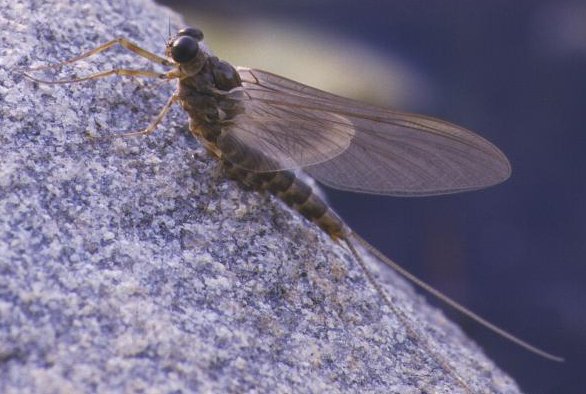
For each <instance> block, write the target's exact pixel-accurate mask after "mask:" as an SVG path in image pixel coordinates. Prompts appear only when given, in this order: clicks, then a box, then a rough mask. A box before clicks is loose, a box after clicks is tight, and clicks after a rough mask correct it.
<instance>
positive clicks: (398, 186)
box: [218, 68, 511, 196]
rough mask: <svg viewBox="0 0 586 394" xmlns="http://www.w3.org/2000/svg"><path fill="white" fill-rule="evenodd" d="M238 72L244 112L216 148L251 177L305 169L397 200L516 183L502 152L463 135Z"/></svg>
mask: <svg viewBox="0 0 586 394" xmlns="http://www.w3.org/2000/svg"><path fill="white" fill-rule="evenodd" d="M238 71H239V73H240V76H241V78H242V81H243V89H242V90H241V91H239V92H234V93H231V94H240V95H241V96H240V97H239V98H238V99H239V100H241V102H242V105H243V111H242V113H241V114H239V115H238V116H237V117H236V119H234V122H233V124H232V125H231V126H230V127H228V128H227V129H226V130H225V131H224V132H223V133H222V136H221V137H220V140H219V141H218V143H219V145H220V146H222V144H224V145H225V146H226V147H227V149H228V148H229V149H228V150H230V149H231V150H232V151H238V152H239V154H238V155H233V156H232V157H233V158H234V159H230V157H228V159H229V160H233V161H234V162H235V163H236V164H238V165H240V166H241V167H243V168H245V169H247V170H251V171H260V172H264V171H276V170H283V169H292V168H299V167H304V169H305V171H306V172H308V173H309V174H310V175H312V176H313V177H315V178H316V179H317V180H318V181H320V182H322V183H324V184H326V185H328V186H331V187H333V188H336V189H341V190H349V191H359V192H363V193H374V194H385V195H397V196H420V195H434V194H446V193H455V192H459V191H465V190H474V189H480V188H483V187H487V186H490V185H493V184H496V183H499V182H502V181H503V180H505V179H506V178H508V176H509V175H510V171H511V170H510V165H509V162H508V160H507V158H506V157H505V156H504V154H503V153H502V152H501V151H500V150H499V149H498V148H496V147H495V146H494V145H492V144H491V143H490V142H488V141H486V140H485V139H483V138H482V137H480V136H478V135H476V134H474V133H472V132H470V131H468V130H466V129H463V128H461V127H458V126H455V125H452V124H450V123H447V122H443V121H441V120H437V119H433V118H429V117H424V116H420V115H413V114H406V113H400V112H395V111H391V110H388V109H382V108H378V107H374V106H371V105H367V104H364V103H360V102H357V101H353V100H350V99H346V98H342V97H339V96H336V95H333V94H330V93H326V92H323V91H320V90H317V89H313V88H310V87H308V86H305V85H303V84H300V83H297V82H294V81H291V80H288V79H286V78H283V77H279V76H277V75H274V74H270V73H267V72H264V71H259V70H251V69H245V68H239V69H238ZM235 98H236V97H235Z"/></svg>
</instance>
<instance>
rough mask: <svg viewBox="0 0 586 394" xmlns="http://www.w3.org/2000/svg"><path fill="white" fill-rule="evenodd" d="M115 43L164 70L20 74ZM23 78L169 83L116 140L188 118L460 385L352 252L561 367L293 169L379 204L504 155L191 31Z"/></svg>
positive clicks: (502, 171)
mask: <svg viewBox="0 0 586 394" xmlns="http://www.w3.org/2000/svg"><path fill="white" fill-rule="evenodd" d="M116 45H120V46H122V47H123V48H125V49H127V50H129V51H131V52H134V53H135V54H137V55H139V56H141V57H144V58H146V59H148V60H150V61H152V62H154V63H158V64H160V65H162V66H166V67H171V68H172V69H171V71H168V72H165V73H159V72H155V71H151V70H132V69H123V68H119V69H112V70H108V71H103V72H99V73H96V74H92V75H89V76H87V77H82V78H74V79H67V80H54V81H48V80H42V79H38V78H36V77H33V76H32V75H31V74H29V73H28V72H31V71H41V70H45V69H49V68H57V67H62V66H64V65H66V64H71V63H75V62H77V61H79V60H82V59H86V58H89V57H91V56H93V55H95V54H97V53H100V52H103V51H105V50H106V49H108V48H111V47H113V46H116ZM26 71H27V72H25V73H24V75H25V76H26V77H28V78H29V79H31V80H33V81H36V82H39V83H48V84H62V83H73V82H81V81H86V80H92V79H98V78H104V77H108V76H111V75H119V76H130V77H147V78H156V79H160V80H175V79H176V80H177V81H178V82H177V89H176V91H175V92H174V93H173V95H172V96H171V97H170V98H169V100H168V101H167V102H166V104H165V105H164V106H163V109H162V110H161V111H160V113H159V114H158V115H157V116H156V118H155V119H154V120H153V121H152V122H151V124H149V125H148V126H147V127H146V128H145V129H143V130H140V131H135V132H131V133H125V134H120V135H119V136H139V135H149V134H151V133H153V132H154V131H155V129H156V127H157V125H158V124H159V123H160V122H161V120H162V119H163V118H164V117H165V115H166V114H167V112H168V111H169V109H170V108H171V106H172V105H173V104H174V103H175V102H178V103H179V104H180V105H181V106H182V107H183V109H184V110H185V111H186V112H187V113H188V115H189V129H190V131H191V133H192V134H193V136H194V137H196V138H197V139H198V140H199V141H200V142H201V143H202V144H203V145H204V146H205V147H206V148H207V151H208V152H209V153H210V154H211V155H212V156H213V157H215V158H216V159H218V160H219V161H220V162H221V164H222V166H223V168H224V170H225V172H226V174H227V175H228V177H230V178H232V179H234V180H237V181H239V182H240V184H242V185H243V186H246V187H247V188H253V189H255V190H259V191H268V192H270V193H272V194H273V195H275V196H276V197H278V198H280V199H281V200H282V201H284V202H285V203H286V204H287V205H289V206H290V207H291V208H293V209H295V210H297V211H298V212H300V213H301V214H302V215H303V216H305V217H306V218H307V219H308V220H310V221H312V222H314V223H315V224H316V225H317V226H319V227H320V228H321V229H322V230H323V231H325V232H326V233H327V234H328V235H329V236H330V237H331V238H332V239H334V240H336V241H338V242H342V243H344V244H345V245H346V246H347V247H348V248H349V249H350V251H351V252H352V254H353V255H354V257H355V259H356V261H357V263H358V264H359V266H360V267H361V269H362V270H363V272H364V274H365V275H366V277H367V279H368V281H369V282H370V284H371V285H372V286H373V288H374V289H375V290H376V291H377V292H378V294H379V296H380V297H381V299H382V301H383V302H384V303H385V305H387V306H388V308H389V309H390V310H391V311H392V312H393V313H394V314H396V316H397V318H398V319H399V320H400V321H401V323H402V324H403V325H404V326H405V329H406V330H407V333H408V334H409V335H410V336H411V337H412V338H414V339H415V340H417V341H419V342H420V343H421V344H422V346H423V347H424V348H425V349H427V350H428V351H429V354H430V355H431V356H432V357H433V358H434V359H435V360H436V362H437V363H438V364H439V365H440V366H441V367H442V368H443V369H444V370H445V371H446V372H447V373H448V374H449V375H450V376H452V377H453V378H454V379H455V380H456V381H457V382H458V383H459V384H460V385H461V386H462V387H464V388H465V389H468V390H469V387H468V385H467V384H466V382H465V380H464V379H463V378H462V377H461V376H460V375H459V374H458V372H457V371H455V370H454V369H453V368H452V367H451V366H450V364H449V362H448V361H447V360H446V359H445V358H444V357H442V356H440V355H439V354H437V353H436V352H433V351H431V350H430V348H431V347H430V345H429V344H428V343H427V341H426V339H425V338H424V337H423V336H422V335H420V334H419V333H418V331H417V330H416V329H415V327H413V325H412V324H410V323H409V319H408V317H407V316H406V315H405V313H404V312H402V311H401V310H400V309H399V308H397V307H396V306H395V305H394V304H393V303H392V302H391V300H390V299H389V297H388V296H387V294H386V293H385V291H384V290H383V289H382V287H381V286H380V284H379V283H378V282H377V281H376V280H375V278H374V276H373V274H372V273H371V271H370V270H369V269H368V268H367V266H366V264H365V262H364V260H363V258H362V256H361V254H360V252H359V251H358V250H357V249H358V248H364V249H366V251H368V252H369V253H370V254H371V255H373V256H374V257H376V258H377V259H378V260H380V261H381V262H383V263H384V264H386V265H387V266H389V267H390V268H392V269H394V270H395V271H396V272H398V273H399V274H400V275H402V276H404V277H405V278H406V279H408V280H409V281H411V282H413V283H414V284H416V285H417V286H419V287H421V288H423V289H424V290H426V291H428V292H429V293H431V294H433V295H434V296H436V297H437V298H439V299H440V300H442V301H444V302H445V303H447V304H448V305H450V306H452V307H453V308H455V309H456V310H458V311H460V312H461V313H463V314H464V315H466V316H468V317H469V318H471V319H473V320H475V321H476V322H478V323H480V324H481V325H483V326H485V327H486V328H488V329H489V330H492V331H493V332H495V333H497V334H498V335H500V336H502V337H504V338H506V339H508V340H510V341H511V342H514V343H516V344H517V345H519V346H521V347H523V348H525V349H527V350H528V351H530V352H533V353H536V354H538V355H540V356H542V357H545V358H547V359H550V360H554V361H563V359H562V358H561V357H558V356H555V355H553V354H550V353H547V352H545V351H543V350H541V349H539V348H537V347H535V346H533V345H531V344H529V343H527V342H525V341H523V340H522V339H519V338H517V337H516V336H514V335H512V334H510V333H508V332H506V331H505V330H503V329H501V328H499V327H497V326H495V325H494V324H492V323H490V322H488V321H487V320H485V319H483V318H482V317H480V316H478V315H477V314H475V313H474V312H472V311H470V310H468V309H467V308H465V307H464V306H462V305H460V304H458V303H457V302H455V301H454V300H452V299H450V298H449V297H447V296H446V295H444V294H442V293H441V292H439V291H438V290H436V289H434V288H432V287H431V286H429V285H428V284H426V283H424V282H422V281H421V280H419V279H418V278H416V277H415V276H413V275H412V274H410V273H409V272H407V271H406V270H405V269H403V268H402V267H401V266H399V265H397V264H396V263H395V262H393V261H392V260H390V259H389V258H388V257H386V256H385V255H383V254H382V253H381V252H380V251H378V250H377V249H376V248H375V247H373V246H372V245H370V244H369V243H368V242H366V241H365V240H364V239H363V238H362V237H360V236H359V235H358V234H356V233H355V232H354V231H352V229H350V228H349V227H348V226H347V225H346V224H345V223H344V221H343V220H342V219H341V218H340V217H339V216H338V215H337V214H336V213H335V212H334V211H333V210H332V209H331V208H330V207H329V206H328V205H327V204H326V203H325V202H324V200H323V199H322V198H321V197H320V196H319V194H318V193H316V192H315V191H314V190H313V189H312V187H311V186H310V185H309V184H308V183H307V182H306V181H305V180H304V177H302V176H299V171H300V170H301V169H302V170H303V171H304V172H305V173H307V174H309V175H310V176H311V177H313V178H315V179H316V180H317V181H319V182H321V183H323V184H325V185H326V186H330V187H332V188H335V189H340V190H347V191H354V192H361V193H372V194H381V195H389V196H429V195H441V194H450V193H457V192H463V191H470V190H477V189H481V188H485V187H488V186H492V185H495V184H498V183H500V182H502V181H504V180H506V179H507V178H508V177H509V176H510V173H511V167H510V164H509V161H508V160H507V158H506V156H505V155H504V154H503V153H502V152H501V151H500V150H499V149H498V148H497V147H495V146H494V145H493V144H491V143H490V142H488V141H487V140H485V139H484V138H482V137H480V136H479V135H477V134H474V133H473V132H471V131H469V130H466V129H464V128H462V127H459V126H456V125H453V124H450V123H448V122H444V121H441V120H438V119H434V118H430V117H426V116H422V115H415V114H408V113H402V112H397V111H393V110H390V109H384V108H378V107H375V106H372V105H368V104H365V103H361V102H357V101H354V100H351V99H347V98H343V97H340V96H336V95H333V94H330V93H327V92H324V91H321V90H318V89H314V88H311V87H308V86H305V85H303V84H300V83H298V82H295V81H292V80H289V79H286V78H283V77H280V76H277V75H275V74H271V73H269V72H265V71H261V70H256V69H250V68H244V67H233V66H231V65H230V64H228V63H227V62H225V61H222V60H219V59H218V58H217V57H215V56H213V55H212V53H211V52H210V51H209V49H208V48H207V47H206V46H205V44H204V43H203V33H202V31H201V30H199V29H197V28H191V27H188V28H184V29H182V30H179V32H178V33H177V34H176V35H175V36H173V37H170V38H169V39H168V40H167V43H166V49H165V57H161V56H158V55H156V54H154V53H151V52H149V51H147V50H145V49H142V48H140V47H139V46H138V45H136V44H134V43H132V42H130V41H128V40H127V39H125V38H118V39H115V40H112V41H109V42H107V43H105V44H103V45H101V46H99V47H97V48H94V49H92V50H90V51H88V52H85V53H83V54H81V55H79V56H77V57H74V58H72V59H69V60H66V61H64V62H61V63H57V64H51V65H46V66H41V67H36V68H30V69H28V70H26Z"/></svg>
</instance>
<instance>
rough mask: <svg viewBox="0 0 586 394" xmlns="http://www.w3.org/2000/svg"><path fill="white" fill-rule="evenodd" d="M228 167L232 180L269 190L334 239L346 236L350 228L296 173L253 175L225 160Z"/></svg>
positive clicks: (226, 167) (278, 172) (256, 173)
mask: <svg viewBox="0 0 586 394" xmlns="http://www.w3.org/2000/svg"><path fill="white" fill-rule="evenodd" d="M224 167H225V170H226V174H227V175H228V177H230V178H232V179H235V180H238V181H240V182H241V183H243V184H244V185H246V186H249V187H253V188H255V189H257V190H261V191H264V190H267V191H269V192H270V193H271V194H273V195H275V196H276V197H278V198H280V199H281V200H283V201H284V202H285V203H286V204H287V205H288V206H290V207H291V208H293V209H295V210H297V211H299V213H301V214H302V215H303V216H305V217H306V218H307V219H308V220H311V221H312V222H314V223H315V224H317V225H318V226H319V227H320V228H321V229H322V230H324V231H325V232H326V233H327V234H328V235H329V236H331V237H332V238H335V239H337V238H344V237H345V236H346V226H345V224H344V222H343V221H342V219H341V218H340V217H339V216H338V215H337V214H336V212H334V211H333V210H332V209H331V208H330V207H329V206H328V205H327V204H326V202H325V201H324V200H323V199H322V198H321V197H320V196H318V195H317V194H316V193H315V192H314V190H313V189H312V187H311V186H309V185H308V184H307V183H305V182H304V181H303V180H302V179H300V178H299V177H298V176H297V175H296V174H295V173H294V172H293V171H276V172H262V173H258V172H251V171H247V170H244V169H242V168H240V167H237V166H235V165H234V164H232V163H230V162H228V161H224Z"/></svg>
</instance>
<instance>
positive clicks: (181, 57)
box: [171, 36, 199, 63]
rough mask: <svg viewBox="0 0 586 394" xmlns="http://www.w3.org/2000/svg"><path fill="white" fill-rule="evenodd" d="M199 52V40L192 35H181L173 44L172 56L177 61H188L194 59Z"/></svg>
mask: <svg viewBox="0 0 586 394" xmlns="http://www.w3.org/2000/svg"><path fill="white" fill-rule="evenodd" d="M198 52H199V46H198V45H197V41H195V39H193V37H191V36H182V37H179V38H178V39H176V40H175V41H173V44H172V45H171V57H172V58H173V60H175V61H176V62H177V63H186V62H188V61H190V60H193V58H195V56H196V55H197V53H198Z"/></svg>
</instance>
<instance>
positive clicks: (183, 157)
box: [0, 0, 519, 393]
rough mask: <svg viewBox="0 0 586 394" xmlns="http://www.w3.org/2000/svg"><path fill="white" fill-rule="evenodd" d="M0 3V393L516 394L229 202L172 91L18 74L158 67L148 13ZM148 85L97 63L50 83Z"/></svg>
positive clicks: (322, 250) (447, 335)
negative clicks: (119, 41)
mask: <svg viewBox="0 0 586 394" xmlns="http://www.w3.org/2000/svg"><path fill="white" fill-rule="evenodd" d="M117 3H118V2H109V1H106V0H98V1H95V2H92V3H88V4H83V3H82V2H71V3H69V4H67V3H66V2H38V1H20V2H10V1H5V0H3V1H1V2H0V4H1V5H0V6H1V9H2V11H1V13H0V25H1V26H3V29H2V30H1V31H0V38H1V40H0V56H1V57H0V59H1V62H0V140H1V144H0V155H1V157H2V159H1V162H0V163H1V165H0V218H1V219H0V392H2V393H70V392H71V393H79V392H102V393H106V392H108V393H112V392H144V393H186V392H202V393H204V392H234V393H240V392H271V393H288V392H307V393H310V392H311V393H320V392H332V393H335V392H396V393H418V392H434V393H448V392H449V393H451V392H462V391H464V389H463V388H462V387H461V386H459V385H458V383H457V382H456V381H455V379H454V376H453V375H454V374H452V373H449V372H448V371H446V368H444V367H442V366H441V365H440V364H438V362H437V358H438V357H440V358H441V359H443V360H446V361H447V362H448V363H449V365H450V366H451V369H452V370H453V371H455V373H456V374H457V375H458V376H460V377H461V378H462V379H463V380H465V381H466V383H467V385H468V386H469V388H470V389H471V390H472V391H475V392H499V393H504V392H508V393H514V392H518V390H519V389H518V388H517V386H516V385H515V383H514V381H513V380H512V379H511V378H509V377H508V376H507V375H506V374H504V373H503V372H501V371H500V370H499V369H498V368H497V367H495V365H494V364H493V363H492V362H491V361H490V360H489V359H487V358H486V357H485V356H484V355H483V354H482V352H481V351H480V350H479V349H478V347H477V346H476V345H475V344H474V343H472V342H471V341H470V340H468V339H467V338H466V337H465V336H464V335H463V334H462V332H461V331H460V329H459V328H457V327H456V326H455V325H454V324H452V323H451V322H449V321H447V320H446V319H445V317H444V316H443V315H442V313H441V312H439V311H437V310H435V309H432V308H431V307H429V306H428V305H427V304H426V303H425V301H424V300H423V298H422V297H420V296H418V295H417V294H416V293H415V292H414V291H413V290H412V289H411V287H410V286H409V285H407V284H406V283H405V282H404V281H403V280H402V279H400V278H398V277H397V276H396V275H394V274H393V273H392V272H387V271H385V270H380V271H379V269H378V267H377V265H376V263H375V262H372V261H369V264H370V265H371V266H372V269H373V270H374V271H375V272H377V273H378V275H379V280H380V281H381V283H382V285H383V286H384V288H385V290H386V291H387V292H388V294H389V296H390V297H391V299H392V300H393V302H394V303H395V305H396V307H397V308H400V309H401V310H402V311H403V312H404V313H405V314H406V315H407V316H408V317H409V320H410V324H411V325H412V326H413V327H415V328H416V329H417V330H418V332H419V336H420V338H412V337H411V336H409V335H407V332H406V330H405V327H404V324H403V323H402V322H401V321H400V320H399V319H397V317H396V316H394V314H393V313H392V311H391V310H389V309H388V308H387V307H386V306H384V305H383V304H382V302H381V299H380V297H379V295H378V294H377V293H376V292H375V291H374V290H373V288H372V286H371V285H370V283H369V282H368V281H367V280H366V278H365V275H364V273H363V272H362V271H361V270H360V268H359V267H358V266H357V264H356V262H355V261H354V259H353V257H352V255H351V254H350V252H349V251H348V250H347V249H346V248H344V247H343V246H341V245H339V244H336V243H335V242H333V241H332V240H330V239H329V238H328V237H327V236H326V235H324V234H323V233H322V232H320V231H319V229H317V228H316V227H315V226H314V225H312V224H311V223H308V222H307V221H305V220H304V219H303V218H300V216H299V215H298V214H297V213H295V212H293V211H290V210H289V209H287V208H286V207H284V205H283V204H281V203H280V202H279V201H277V200H275V199H274V198H272V197H269V196H264V195H260V194H258V193H255V192H251V191H246V190H242V189H240V188H239V187H238V185H237V184H236V183H234V182H232V181H228V180H225V179H224V178H222V177H221V176H219V175H218V174H221V173H220V172H219V171H218V170H217V169H218V168H217V164H216V163H215V162H214V161H213V160H212V159H210V158H209V157H208V156H207V155H206V152H205V150H204V149H203V148H202V147H201V146H200V145H199V144H198V142H197V141H196V140H194V139H193V138H192V137H191V136H190V135H189V133H188V130H187V117H186V114H184V113H183V112H182V111H181V110H180V109H179V108H175V109H174V110H172V111H171V112H170V114H169V115H168V116H167V117H166V119H165V120H164V121H163V123H162V124H161V125H160V127H159V128H158V130H157V132H156V133H155V134H154V135H152V136H150V137H146V138H142V137H139V138H109V136H112V135H114V134H116V133H117V132H124V131H133V130H136V129H140V128H142V127H145V126H146V125H147V124H148V123H149V122H150V121H151V120H152V119H153V117H154V116H155V115H156V114H157V113H158V111H159V110H160V108H161V107H162V105H163V104H164V102H165V101H166V99H167V98H168V97H169V95H170V94H172V92H173V90H174V86H173V84H172V83H166V82H160V81H150V80H134V79H125V78H120V77H112V78H105V79H99V80H93V81H88V82H83V83H75V84H69V85H47V84H38V83H34V82H31V81H30V80H28V79H26V78H24V77H23V75H22V74H21V73H20V72H19V71H18V69H20V68H23V67H25V68H26V67H34V66H38V65H42V64H46V63H48V62H56V61H59V60H62V59H66V58H70V57H72V56H74V55H76V54H78V53H80V52H82V51H84V50H88V49H90V48H92V47H94V46H96V45H98V44H100V43H103V42H106V41H107V40H109V39H112V38H115V37H118V36H124V37H127V38H129V39H131V40H132V41H135V42H137V43H139V44H140V45H141V46H143V47H145V48H146V49H148V50H151V51H154V52H157V53H162V51H163V45H164V38H165V37H166V35H167V15H170V18H171V23H172V26H173V27H174V28H175V27H177V26H181V20H180V17H179V16H177V15H175V14H174V13H173V12H172V11H170V10H167V9H164V8H162V7H160V6H158V5H155V4H154V3H150V2H148V1H140V0H129V1H126V2H119V3H120V4H117ZM112 67H126V68H153V67H154V68H155V69H157V67H156V65H155V66H153V65H151V64H149V63H148V62H147V61H145V60H144V59H141V58H138V57H137V56H135V55H133V54H132V53H129V52H127V51H124V50H123V49H121V48H112V49H110V50H108V51H107V52H105V53H103V54H100V55H98V56H95V57H94V58H92V59H88V60H87V61H83V62H79V63H78V64H76V65H75V66H72V67H64V68H62V69H56V70H47V71H42V72H37V73H35V75H36V76H38V77H41V78H47V79H59V78H67V77H72V76H83V75H88V74H90V73H92V72H96V71H98V70H106V69H110V68H112Z"/></svg>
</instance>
